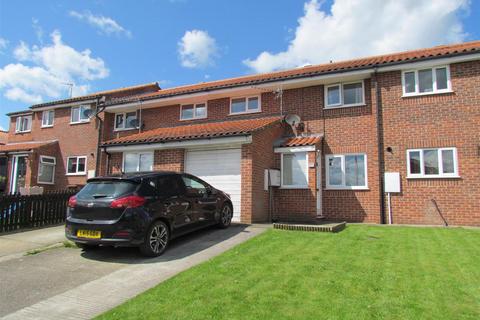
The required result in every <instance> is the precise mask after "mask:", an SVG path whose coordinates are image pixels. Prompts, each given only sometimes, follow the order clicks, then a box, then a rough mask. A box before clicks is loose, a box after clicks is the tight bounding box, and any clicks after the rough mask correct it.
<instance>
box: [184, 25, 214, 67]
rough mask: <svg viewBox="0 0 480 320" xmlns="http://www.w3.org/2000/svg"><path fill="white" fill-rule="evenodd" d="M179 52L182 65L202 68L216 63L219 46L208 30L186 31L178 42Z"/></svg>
mask: <svg viewBox="0 0 480 320" xmlns="http://www.w3.org/2000/svg"><path fill="white" fill-rule="evenodd" d="M178 53H179V57H180V61H181V64H182V66H184V67H186V68H202V67H207V66H209V65H212V64H214V61H213V59H214V57H216V56H218V48H217V44H216V41H215V39H214V38H212V37H211V36H210V35H209V34H208V33H207V32H206V31H202V30H191V31H186V32H185V34H184V35H183V37H182V39H181V40H180V41H179V42H178Z"/></svg>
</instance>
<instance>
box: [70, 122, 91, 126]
mask: <svg viewBox="0 0 480 320" xmlns="http://www.w3.org/2000/svg"><path fill="white" fill-rule="evenodd" d="M87 123H90V121H81V122H70V125H71V126H74V125H77V124H87Z"/></svg>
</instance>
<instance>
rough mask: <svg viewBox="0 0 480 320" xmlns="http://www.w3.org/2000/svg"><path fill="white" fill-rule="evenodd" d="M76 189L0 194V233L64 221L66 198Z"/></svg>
mask: <svg viewBox="0 0 480 320" xmlns="http://www.w3.org/2000/svg"><path fill="white" fill-rule="evenodd" d="M75 193H76V191H61V192H54V193H46V194H42V195H29V196H22V195H0V233H1V232H7V231H14V230H19V229H24V228H38V227H42V226H45V225H51V224H58V223H61V222H63V221H65V217H66V213H67V203H68V199H69V198H70V197H71V196H72V195H74V194H75Z"/></svg>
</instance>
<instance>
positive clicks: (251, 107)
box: [230, 96, 261, 114]
mask: <svg viewBox="0 0 480 320" xmlns="http://www.w3.org/2000/svg"><path fill="white" fill-rule="evenodd" d="M260 111H261V107H260V97H258V96H256V97H245V98H233V99H232V100H231V101H230V114H242V113H253V112H260Z"/></svg>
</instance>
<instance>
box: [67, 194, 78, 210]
mask: <svg viewBox="0 0 480 320" xmlns="http://www.w3.org/2000/svg"><path fill="white" fill-rule="evenodd" d="M76 205H77V197H75V196H71V197H70V199H68V206H69V207H70V208H75V206H76Z"/></svg>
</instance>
